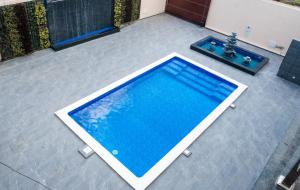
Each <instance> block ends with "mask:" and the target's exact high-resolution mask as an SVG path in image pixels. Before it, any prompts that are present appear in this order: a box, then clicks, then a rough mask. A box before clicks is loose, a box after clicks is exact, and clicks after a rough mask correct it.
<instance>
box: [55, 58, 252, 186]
mask: <svg viewBox="0 0 300 190" xmlns="http://www.w3.org/2000/svg"><path fill="white" fill-rule="evenodd" d="M246 88H247V87H246V86H245V85H243V84H241V83H239V82H237V81H234V80H232V79H230V78H228V77H226V76H224V75H222V74H220V73H217V72H215V71H213V70H211V69H209V68H206V67H204V66H202V65H200V64H198V63H196V62H194V61H192V60H190V59H188V58H185V57H183V56H181V55H179V54H177V53H173V54H171V55H169V56H167V57H165V58H163V59H161V60H159V61H157V62H155V63H153V64H151V65H149V66H147V67H145V68H143V69H141V70H139V71H137V72H135V73H133V74H131V75H129V76H127V77H125V78H123V79H121V80H119V81H117V82H115V83H113V84H111V85H109V86H107V87H105V88H103V89H101V90H99V91H97V92H95V93H93V94H91V95H90V96H87V97H85V98H83V99H81V100H79V101H77V102H75V103H74V104H72V105H70V106H68V107H66V108H63V109H61V110H59V111H57V112H56V115H57V116H58V117H59V118H60V119H61V120H62V121H63V122H64V123H65V124H66V125H67V126H68V127H70V128H71V129H72V130H73V131H74V132H75V133H76V134H77V135H78V136H79V137H80V138H81V139H82V140H83V141H84V142H85V143H86V144H88V145H89V146H90V147H91V148H92V149H93V150H94V151H95V152H96V153H97V154H98V155H99V156H100V157H101V158H102V159H103V160H105V161H106V162H107V163H108V164H109V165H110V166H111V167H112V168H113V169H114V170H115V171H116V172H117V173H118V174H119V175H120V176H121V177H123V178H124V179H125V180H126V181H127V182H128V183H129V184H130V185H131V186H132V187H134V188H135V189H145V188H146V187H147V186H148V185H149V184H150V183H151V182H152V181H153V180H154V179H155V178H156V177H158V176H159V174H160V173H161V172H163V170H165V169H166V168H167V167H168V166H169V165H170V164H171V163H172V162H173V161H174V160H175V159H176V158H177V157H178V156H179V155H180V154H181V153H182V152H183V151H184V150H185V149H186V148H188V146H190V145H191V143H192V142H193V141H194V140H196V138H197V137H199V135H200V134H201V133H202V132H204V130H205V129H206V128H208V127H209V125H210V124H211V123H212V122H213V121H214V120H215V119H216V118H217V117H218V116H220V115H221V114H222V112H224V111H225V110H226V109H227V108H228V107H229V106H230V104H232V103H233V102H234V101H235V100H236V99H237V98H238V96H239V95H241V93H242V92H243V91H244V90H245V89H246Z"/></svg>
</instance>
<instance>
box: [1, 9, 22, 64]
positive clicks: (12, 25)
mask: <svg viewBox="0 0 300 190" xmlns="http://www.w3.org/2000/svg"><path fill="white" fill-rule="evenodd" d="M2 14H3V18H4V20H3V24H4V26H5V35H6V36H7V38H6V40H8V41H5V42H6V43H7V46H9V47H10V50H11V51H12V55H13V56H20V55H24V54H25V51H24V49H23V47H22V41H21V36H20V33H19V31H18V24H17V23H18V19H17V16H16V14H15V11H14V7H13V6H6V7H3V8H2ZM4 59H5V57H4Z"/></svg>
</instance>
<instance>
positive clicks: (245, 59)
mask: <svg viewBox="0 0 300 190" xmlns="http://www.w3.org/2000/svg"><path fill="white" fill-rule="evenodd" d="M251 61H252V59H251V57H249V56H246V57H244V63H245V64H249V63H250V62H251Z"/></svg>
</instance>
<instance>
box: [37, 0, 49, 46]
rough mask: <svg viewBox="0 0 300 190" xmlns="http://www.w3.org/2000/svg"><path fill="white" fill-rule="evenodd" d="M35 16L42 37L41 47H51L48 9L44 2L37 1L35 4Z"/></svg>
mask: <svg viewBox="0 0 300 190" xmlns="http://www.w3.org/2000/svg"><path fill="white" fill-rule="evenodd" d="M35 17H36V22H37V26H38V33H39V39H40V48H41V49H44V48H48V47H50V41H49V31H48V28H47V19H46V9H45V6H44V4H43V3H42V2H40V1H37V2H36V4H35Z"/></svg>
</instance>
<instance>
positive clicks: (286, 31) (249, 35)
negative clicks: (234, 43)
mask: <svg viewBox="0 0 300 190" xmlns="http://www.w3.org/2000/svg"><path fill="white" fill-rule="evenodd" d="M247 26H250V27H251V29H250V30H248V32H247V30H246V28H247ZM206 27H207V28H210V29H212V30H215V31H218V32H221V33H224V34H229V33H231V32H232V31H234V32H237V33H238V35H239V39H241V40H243V41H246V42H249V43H251V44H254V45H257V46H259V47H262V48H265V49H268V50H270V51H273V52H275V53H278V54H281V55H285V53H286V51H287V49H288V47H289V45H290V43H291V41H292V39H300V8H298V7H294V6H290V5H286V4H282V3H278V2H274V1H272V0H212V2H211V7H210V10H209V14H208V19H207V22H206ZM272 42H276V44H277V45H279V46H283V47H284V50H279V49H277V48H274V47H271V46H270V45H271V44H273V45H274V43H272Z"/></svg>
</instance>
